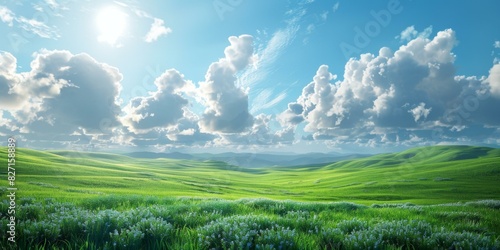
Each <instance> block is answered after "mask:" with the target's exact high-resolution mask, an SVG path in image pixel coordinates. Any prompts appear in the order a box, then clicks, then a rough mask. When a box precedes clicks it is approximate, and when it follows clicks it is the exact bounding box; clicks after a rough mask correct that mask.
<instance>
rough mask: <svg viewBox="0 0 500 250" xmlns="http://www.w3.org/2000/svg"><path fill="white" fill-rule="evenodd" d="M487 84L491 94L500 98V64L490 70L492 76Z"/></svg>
mask: <svg viewBox="0 0 500 250" xmlns="http://www.w3.org/2000/svg"><path fill="white" fill-rule="evenodd" d="M487 82H488V84H489V86H490V89H491V93H492V94H493V95H494V96H496V97H499V98H500V64H495V65H493V67H492V68H491V69H490V75H489V76H488V79H487Z"/></svg>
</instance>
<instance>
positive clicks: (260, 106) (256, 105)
mask: <svg viewBox="0 0 500 250" xmlns="http://www.w3.org/2000/svg"><path fill="white" fill-rule="evenodd" d="M272 96H273V90H271V89H264V90H262V91H261V92H259V94H258V95H257V97H255V99H254V100H253V102H252V107H251V109H250V113H252V114H255V113H256V112H257V111H260V110H265V109H268V108H272V107H274V106H275V105H277V104H278V103H280V102H281V101H283V100H284V99H285V98H286V96H287V92H286V91H282V92H281V93H279V94H278V95H277V96H276V97H274V98H272Z"/></svg>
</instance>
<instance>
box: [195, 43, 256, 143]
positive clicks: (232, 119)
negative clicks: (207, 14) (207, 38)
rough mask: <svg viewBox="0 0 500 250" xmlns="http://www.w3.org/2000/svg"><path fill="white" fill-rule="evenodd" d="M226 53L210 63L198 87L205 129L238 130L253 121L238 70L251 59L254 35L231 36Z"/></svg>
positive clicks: (241, 129)
mask: <svg viewBox="0 0 500 250" xmlns="http://www.w3.org/2000/svg"><path fill="white" fill-rule="evenodd" d="M229 42H230V44H231V45H230V46H228V47H227V48H226V49H225V50H224V54H225V57H224V58H221V59H220V60H219V61H217V62H214V63H212V64H211V65H210V67H209V69H208V71H207V73H206V75H205V81H204V82H201V83H200V88H199V91H200V93H201V95H202V97H203V100H204V102H205V105H206V107H207V108H206V110H205V112H204V113H203V117H202V118H201V120H200V122H199V126H200V128H201V130H202V131H203V132H220V133H238V132H242V131H244V130H245V129H246V128H248V127H249V126H251V125H252V124H253V117H252V115H250V113H249V112H248V95H247V93H245V91H244V90H243V89H241V88H240V87H238V86H237V85H236V79H237V78H236V76H235V74H236V73H238V72H240V71H241V70H243V69H245V68H246V67H247V66H248V65H249V64H251V63H252V58H253V57H252V56H253V38H252V37H251V36H249V35H241V36H239V37H235V36H232V37H230V38H229Z"/></svg>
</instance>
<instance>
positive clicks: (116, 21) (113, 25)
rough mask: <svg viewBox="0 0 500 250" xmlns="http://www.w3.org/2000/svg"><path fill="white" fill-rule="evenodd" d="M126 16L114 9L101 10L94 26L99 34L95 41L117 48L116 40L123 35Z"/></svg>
mask: <svg viewBox="0 0 500 250" xmlns="http://www.w3.org/2000/svg"><path fill="white" fill-rule="evenodd" d="M126 17H127V15H126V14H125V13H123V12H122V11H120V10H119V9H117V8H115V7H106V8H104V9H101V10H100V11H99V13H98V14H97V17H96V25H97V29H98V32H99V36H98V37H97V40H98V41H99V42H105V43H109V44H110V45H112V46H119V43H118V39H119V38H120V37H121V36H122V35H123V33H124V31H125V28H126V24H127V18H126Z"/></svg>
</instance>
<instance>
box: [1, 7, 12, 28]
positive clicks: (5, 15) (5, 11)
mask: <svg viewBox="0 0 500 250" xmlns="http://www.w3.org/2000/svg"><path fill="white" fill-rule="evenodd" d="M0 20H2V22H4V23H6V24H7V25H9V26H12V24H13V21H14V13H13V12H12V11H11V10H10V9H9V8H7V7H5V6H0Z"/></svg>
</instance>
